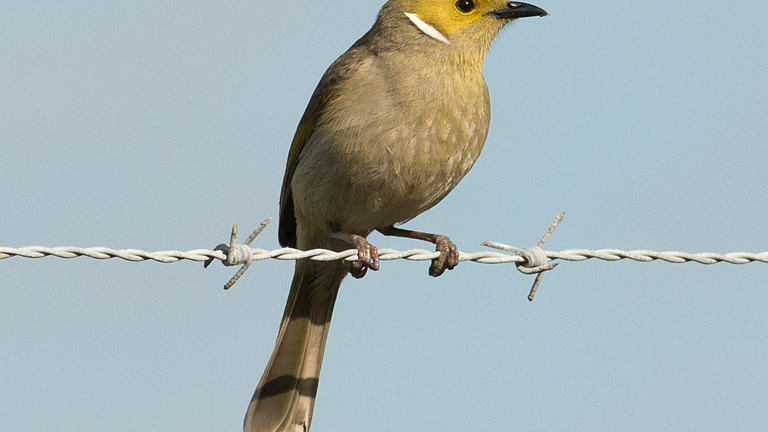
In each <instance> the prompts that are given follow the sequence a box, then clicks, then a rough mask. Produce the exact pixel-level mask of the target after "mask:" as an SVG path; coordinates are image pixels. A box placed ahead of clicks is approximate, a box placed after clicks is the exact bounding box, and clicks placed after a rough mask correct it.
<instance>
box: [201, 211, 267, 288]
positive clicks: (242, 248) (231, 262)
mask: <svg viewBox="0 0 768 432" xmlns="http://www.w3.org/2000/svg"><path fill="white" fill-rule="evenodd" d="M271 221H272V218H267V219H265V220H264V222H262V223H261V224H259V226H258V227H257V228H256V229H255V230H253V232H252V233H251V235H249V236H248V238H247V239H246V240H245V242H243V244H237V234H238V233H237V224H235V225H233V226H232V234H231V235H230V236H229V244H226V243H221V244H220V245H218V246H216V247H215V248H214V249H213V250H214V251H220V252H223V253H224V256H223V257H221V258H219V259H220V260H221V263H222V264H224V265H225V266H227V267H231V266H236V265H241V264H242V267H240V270H238V271H237V273H235V275H234V276H232V278H231V279H230V280H229V282H227V283H226V284H225V285H224V289H225V290H228V289H230V288H232V285H234V284H235V282H237V280H238V279H240V277H241V276H242V275H243V274H245V272H246V270H248V268H249V267H250V266H251V264H253V250H252V249H251V247H250V246H251V243H252V242H253V240H254V239H256V236H258V235H259V234H261V232H262V231H264V228H266V227H267V225H269V223H270V222H271ZM212 262H213V258H210V259H208V260H207V261H206V262H205V264H203V267H205V268H207V267H208V266H209V265H211V263H212Z"/></svg>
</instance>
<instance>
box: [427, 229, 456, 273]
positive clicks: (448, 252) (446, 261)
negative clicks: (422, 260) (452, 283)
mask: <svg viewBox="0 0 768 432" xmlns="http://www.w3.org/2000/svg"><path fill="white" fill-rule="evenodd" d="M434 241H435V245H436V247H435V251H437V252H440V256H439V257H437V258H435V259H433V260H432V265H431V266H429V275H430V276H434V277H438V276H440V275H441V274H443V273H445V270H453V269H454V268H455V267H456V266H457V265H459V249H458V248H457V247H456V245H455V244H454V243H453V242H452V241H451V239H449V238H448V236H444V235H436V236H435V238H434Z"/></svg>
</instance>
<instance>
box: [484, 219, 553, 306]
mask: <svg viewBox="0 0 768 432" xmlns="http://www.w3.org/2000/svg"><path fill="white" fill-rule="evenodd" d="M564 217H565V212H563V213H560V214H559V215H557V217H556V218H555V220H554V222H552V225H550V227H549V229H548V230H547V232H546V233H544V236H543V237H542V238H541V241H539V244H538V245H537V246H535V247H532V248H525V249H520V248H516V247H514V246H507V245H503V244H500V243H495V242H483V246H489V247H492V248H495V249H500V250H504V251H507V252H514V253H515V255H517V256H519V257H520V258H522V259H523V260H524V261H523V262H518V263H516V264H515V265H516V266H517V270H518V271H520V273H523V274H527V275H530V274H535V275H536V279H535V280H534V281H533V286H532V287H531V292H530V294H528V300H529V301H533V299H534V297H536V292H537V291H538V290H539V285H541V281H542V279H544V273H545V272H547V271H549V270H552V269H554V268H555V267H557V265H558V264H559V263H556V262H552V261H551V260H550V259H549V258H548V257H547V254H546V253H545V252H544V249H543V247H544V245H545V244H546V243H547V240H549V237H550V236H551V235H552V233H554V232H555V230H556V229H557V226H558V225H560V222H562V221H563V218H564Z"/></svg>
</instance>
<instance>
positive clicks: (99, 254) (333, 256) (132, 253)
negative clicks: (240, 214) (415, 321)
mask: <svg viewBox="0 0 768 432" xmlns="http://www.w3.org/2000/svg"><path fill="white" fill-rule="evenodd" d="M564 216H565V213H562V214H560V215H558V216H557V218H555V221H554V222H553V223H552V225H551V226H550V228H549V229H548V230H547V232H546V234H544V237H542V239H541V241H540V242H539V244H538V246H536V247H533V248H517V247H514V246H509V245H506V244H503V243H497V242H491V241H486V242H483V243H482V245H483V246H486V247H490V248H494V249H497V250H501V251H505V252H511V253H512V254H514V255H512V254H510V253H501V252H493V251H481V252H472V253H467V252H459V261H471V262H476V263H480V264H505V263H514V264H515V265H516V266H517V269H518V270H520V271H521V272H522V273H525V274H536V275H537V277H536V281H535V282H534V284H533V287H532V288H531V293H530V294H529V296H528V298H529V299H530V300H533V297H534V296H535V295H536V290H537V289H538V286H539V284H540V283H541V279H542V277H543V275H544V273H545V272H546V271H549V270H552V269H554V268H555V267H556V266H557V265H558V263H556V262H553V261H554V260H561V261H576V262H579V261H586V260H589V259H598V260H602V261H609V262H614V261H620V260H625V259H628V260H632V261H638V262H651V261H657V260H659V261H666V262H669V263H674V264H680V263H687V262H696V263H700V264H706V265H711V264H717V263H729V264H749V263H753V262H762V263H766V264H768V251H767V252H761V253H749V252H731V253H726V254H719V253H714V252H702V253H689V252H680V251H667V252H657V251H651V250H646V249H639V250H630V251H625V250H620V249H599V250H587V249H566V250H562V251H559V252H553V251H545V250H543V249H542V247H543V246H544V244H545V243H546V242H547V240H548V239H549V237H550V235H552V233H553V232H554V231H555V229H556V228H557V226H558V225H559V224H560V222H561V221H562V219H563V217H564ZM270 221H271V219H267V220H265V221H264V222H262V223H261V224H260V225H259V227H258V228H256V229H255V230H254V231H253V233H252V234H251V235H250V236H249V237H248V239H247V240H246V241H245V242H244V243H243V244H237V225H235V226H234V227H233V228H232V234H231V236H230V243H229V244H220V245H218V246H217V247H216V248H214V249H213V250H210V249H193V250H190V251H186V252H181V251H157V252H147V251H143V250H139V249H111V248H106V247H87V248H82V247H75V246H59V247H52V248H49V247H43V246H27V247H21V248H10V247H0V260H2V259H7V258H12V257H17V256H18V257H25V258H44V257H48V256H54V257H59V258H68V259H69V258H79V257H89V258H94V259H100V260H104V259H113V258H120V259H123V260H126V261H132V262H137V261H156V262H160V263H176V262H179V261H184V260H188V261H198V262H204V263H205V267H208V265H210V264H211V263H212V262H213V261H214V260H219V261H221V262H222V263H223V264H224V265H226V266H234V265H242V268H241V269H240V270H239V271H238V272H237V274H235V276H233V277H232V279H230V281H229V282H228V283H227V284H226V285H225V286H224V289H229V288H230V287H231V286H232V285H233V284H234V283H235V282H237V280H238V279H239V278H240V276H242V275H243V273H245V271H246V270H247V269H248V267H249V266H250V265H251V264H252V263H253V262H254V261H263V260H268V259H276V260H281V261H294V260H300V259H311V260H315V261H336V260H346V261H356V260H357V250H355V249H349V250H346V251H342V252H336V251H331V250H327V249H312V250H308V251H302V250H299V249H294V248H280V249H275V250H271V251H270V250H265V249H257V248H251V247H250V244H251V242H252V241H253V240H254V239H255V238H256V236H258V235H259V234H260V233H261V231H262V230H264V228H266V226H267V224H269V222H270ZM378 252H379V260H380V261H394V260H400V259H404V260H409V261H429V260H434V259H436V258H438V257H439V256H440V252H436V251H428V250H425V249H408V250H405V251H398V250H394V249H379V250H378Z"/></svg>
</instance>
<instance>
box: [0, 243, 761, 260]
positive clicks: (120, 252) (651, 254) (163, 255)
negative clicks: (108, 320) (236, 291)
mask: <svg viewBox="0 0 768 432" xmlns="http://www.w3.org/2000/svg"><path fill="white" fill-rule="evenodd" d="M483 245H484V246H489V247H494V246H498V247H504V248H513V246H507V245H504V244H501V243H496V242H484V243H483ZM249 249H250V250H251V253H252V259H253V261H263V260H267V259H275V260H280V261H294V260H299V259H312V260H316V261H336V260H342V259H343V260H346V261H355V260H357V250H355V249H350V250H346V251H343V252H335V251H331V250H327V249H312V250H308V251H302V250H299V249H292V248H280V249H275V250H271V251H269V250H265V249H256V248H249ZM544 254H545V255H546V257H547V258H549V259H550V260H563V261H586V260H589V259H598V260H602V261H619V260H624V259H629V260H633V261H639V262H650V261H656V260H660V261H666V262H670V263H675V264H680V263H686V262H697V263H700V264H708V265H709V264H717V263H730V264H749V263H752V262H762V263H766V264H768V252H762V253H749V252H731V253H726V254H719V253H714V252H703V253H689V252H679V251H667V252H656V251H651V250H644V249H642V250H630V251H625V250H620V249H598V250H587V249H567V250H562V251H559V252H553V251H544ZM49 256H53V257H59V258H80V257H88V258H94V259H99V260H103V259H113V258H120V259H123V260H126V261H134V262H137V261H157V262H161V263H176V262H179V261H185V260H187V261H198V262H204V261H209V260H211V259H214V260H220V261H225V260H226V259H227V255H226V254H225V253H224V252H222V251H214V250H210V249H194V250H189V251H186V252H181V251H157V252H147V251H143V250H139V249H110V248H106V247H87V248H81V247H75V246H59V247H52V248H49V247H44V246H27V247H20V248H10V247H0V259H6V258H12V257H25V258H45V257H49ZM439 256H440V252H435V251H428V250H425V249H408V250H405V251H398V250H394V249H379V260H381V261H394V260H400V259H404V260H408V261H429V260H432V259H435V258H437V257H439ZM459 261H472V262H476V263H480V264H507V263H523V262H525V258H523V257H521V256H517V255H510V254H504V253H499V252H490V251H488V252H473V253H467V252H459Z"/></svg>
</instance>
